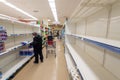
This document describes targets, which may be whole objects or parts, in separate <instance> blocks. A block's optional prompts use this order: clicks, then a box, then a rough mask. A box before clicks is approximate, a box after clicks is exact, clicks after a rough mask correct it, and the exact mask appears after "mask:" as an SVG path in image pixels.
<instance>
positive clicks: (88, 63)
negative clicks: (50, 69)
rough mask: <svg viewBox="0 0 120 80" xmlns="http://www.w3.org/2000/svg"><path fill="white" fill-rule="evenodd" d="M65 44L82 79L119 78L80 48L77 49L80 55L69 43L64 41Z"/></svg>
mask: <svg viewBox="0 0 120 80" xmlns="http://www.w3.org/2000/svg"><path fill="white" fill-rule="evenodd" d="M66 46H67V48H68V50H69V52H70V54H71V55H72V57H73V59H74V61H75V63H76V65H77V68H78V70H79V71H80V73H81V75H82V77H83V79H84V80H119V79H117V78H116V77H115V76H114V75H113V74H112V73H110V72H109V71H107V70H106V69H105V68H104V67H103V66H102V65H100V64H98V63H96V62H95V61H94V60H93V59H92V58H91V57H90V56H88V55H86V54H85V53H83V51H82V50H80V49H79V51H80V52H81V53H82V55H80V54H79V53H78V52H77V51H76V50H75V49H74V48H73V47H72V46H71V45H70V44H68V43H66Z"/></svg>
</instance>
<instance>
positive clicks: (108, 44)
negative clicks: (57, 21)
mask: <svg viewBox="0 0 120 80" xmlns="http://www.w3.org/2000/svg"><path fill="white" fill-rule="evenodd" d="M67 35H70V36H73V37H75V38H79V39H80V40H83V41H86V42H89V43H91V44H94V45H97V46H100V47H102V48H104V49H108V50H110V51H113V52H116V53H118V54H120V41H115V40H110V39H104V38H97V37H89V36H83V35H77V34H67Z"/></svg>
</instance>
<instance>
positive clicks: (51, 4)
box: [48, 0, 58, 22]
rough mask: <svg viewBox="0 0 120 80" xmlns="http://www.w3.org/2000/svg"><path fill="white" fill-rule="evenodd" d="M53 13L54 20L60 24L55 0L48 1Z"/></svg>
mask: <svg viewBox="0 0 120 80" xmlns="http://www.w3.org/2000/svg"><path fill="white" fill-rule="evenodd" d="M48 2H49V5H50V8H51V11H52V13H53V16H54V19H55V21H56V22H58V17H57V11H56V5H55V0H48Z"/></svg>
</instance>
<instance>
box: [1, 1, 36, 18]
mask: <svg viewBox="0 0 120 80" xmlns="http://www.w3.org/2000/svg"><path fill="white" fill-rule="evenodd" d="M0 2H2V3H4V4H5V5H7V6H9V7H11V8H13V9H15V10H17V11H19V12H21V13H23V14H25V15H27V16H29V17H31V18H33V19H35V20H38V19H37V18H35V17H34V16H32V15H30V14H29V13H27V12H25V11H23V10H22V9H20V8H18V7H16V6H14V5H13V4H11V3H9V2H7V1H6V0H0Z"/></svg>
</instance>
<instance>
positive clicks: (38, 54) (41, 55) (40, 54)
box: [34, 49, 43, 62]
mask: <svg viewBox="0 0 120 80" xmlns="http://www.w3.org/2000/svg"><path fill="white" fill-rule="evenodd" d="M34 56H35V62H39V56H40V60H41V62H43V54H42V49H41V50H35V51H34Z"/></svg>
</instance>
